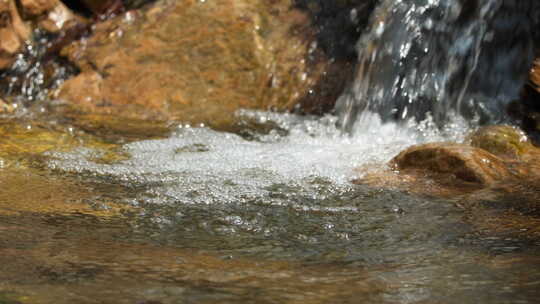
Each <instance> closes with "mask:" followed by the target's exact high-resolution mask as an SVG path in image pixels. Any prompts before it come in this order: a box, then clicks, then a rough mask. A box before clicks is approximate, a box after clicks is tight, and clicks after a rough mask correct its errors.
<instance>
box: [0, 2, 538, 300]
mask: <svg viewBox="0 0 540 304" xmlns="http://www.w3.org/2000/svg"><path fill="white" fill-rule="evenodd" d="M458 3H462V2H461V1H446V2H445V1H437V0H429V1H428V0H425V1H420V0H419V1H400V0H392V1H382V3H381V4H380V7H379V8H378V9H377V12H376V13H375V15H374V16H375V17H374V19H373V22H374V23H373V25H372V31H371V32H370V33H368V34H367V36H366V37H367V38H366V37H364V38H362V40H361V42H360V44H359V46H360V47H359V49H360V50H361V54H360V62H359V69H358V77H359V79H357V81H356V82H355V83H354V84H353V85H352V86H351V88H350V90H349V91H348V92H347V93H346V94H345V95H344V97H342V99H341V102H342V103H343V104H342V107H344V108H345V109H347V110H346V113H345V114H344V115H345V116H341V117H340V118H338V117H335V116H332V115H327V116H324V117H306V116H297V115H293V114H277V113H270V112H264V111H248V110H243V111H239V112H238V113H237V121H238V124H239V126H240V127H239V128H238V129H240V130H241V132H237V133H227V132H221V131H216V130H212V129H210V128H208V127H205V126H196V127H194V126H188V125H179V126H177V127H176V128H175V129H174V130H173V131H172V133H171V134H170V135H169V136H168V137H167V138H162V139H153V140H140V141H133V142H130V143H127V144H123V145H118V146H117V148H116V149H115V150H114V153H116V154H115V155H120V156H121V157H116V158H112V160H111V159H109V160H105V159H106V156H107V155H106V154H107V153H110V151H109V150H107V151H106V150H104V149H102V148H100V147H94V148H91V147H87V148H78V149H76V150H74V151H58V150H54V149H53V150H51V151H49V152H47V153H45V155H44V156H43V158H42V159H39V161H38V160H36V161H35V162H37V163H38V164H39V165H35V164H34V166H38V167H39V169H40V170H39V171H37V172H34V171H29V172H27V173H24V174H21V173H20V172H18V171H17V169H12V168H10V167H9V166H6V167H5V168H4V167H3V165H1V164H0V170H3V174H2V175H0V182H2V184H3V185H7V186H5V189H6V191H3V192H0V206H1V208H0V211H1V212H0V252H1V254H0V304H4V303H5V304H8V303H9V304H14V303H55V304H57V303H130V304H135V303H140V304H157V303H164V304H165V303H536V302H537V301H538V298H539V296H540V242H539V240H538V239H534V238H528V237H527V235H526V232H527V231H524V230H520V229H521V228H515V229H514V228H512V226H511V227H510V228H509V229H506V230H504V229H502V230H497V229H492V227H493V226H494V225H497V224H499V223H506V222H505V221H504V218H505V216H507V211H508V210H506V209H504V208H502V207H501V206H504V203H505V202H506V201H505V200H512V199H513V198H512V197H510V198H508V197H503V198H500V197H498V196H493V197H488V196H486V197H485V198H483V199H482V200H480V201H479V202H477V205H476V206H477V208H463V207H462V206H463V205H466V203H467V198H466V197H455V198H446V199H441V198H433V197H425V196H418V195H413V194H410V193H406V192H403V191H400V190H397V189H386V188H380V187H376V186H373V185H369V184H353V183H351V180H353V179H356V178H358V177H362V176H363V175H365V174H367V173H370V172H386V171H388V168H387V166H386V163H387V162H388V161H389V160H390V159H391V158H392V157H394V156H395V155H396V154H397V153H399V152H400V151H402V150H403V149H404V148H406V147H408V146H411V145H413V144H418V143H424V142H433V141H442V140H446V141H455V142H460V141H462V140H463V138H464V136H465V135H466V134H467V133H468V132H469V131H470V130H472V129H473V128H474V124H471V123H470V119H469V118H470V117H468V118H463V116H462V114H463V113H461V114H459V113H460V111H459V109H458V108H459V106H456V105H455V104H454V105H453V106H451V107H450V106H448V107H449V108H446V106H442V105H440V106H439V104H440V102H441V100H442V99H445V98H448V99H452V100H455V102H456V103H457V104H467V103H468V100H474V102H473V103H474V104H475V105H476V106H475V107H476V108H478V107H482V105H485V104H484V103H483V101H480V99H482V98H488V97H489V98H490V100H491V98H492V97H493V98H494V100H496V102H495V103H496V104H500V103H504V102H505V101H506V100H507V99H508V98H512V97H513V95H514V94H516V92H515V91H513V90H512V89H509V90H501V91H500V93H497V94H495V95H493V96H482V97H479V95H478V94H477V90H476V89H474V90H473V89H472V88H476V87H475V85H472V82H474V81H475V77H476V76H475V73H474V68H471V67H473V66H478V65H482V64H485V63H482V62H483V61H482V59H481V57H482V56H481V54H482V53H481V50H482V49H483V43H484V41H485V40H486V37H487V36H489V35H488V34H489V27H486V24H491V23H492V18H495V17H494V13H493V12H498V9H499V8H500V6H501V5H505V4H504V3H506V2H505V1H502V0H501V1H497V0H493V1H478V3H481V5H479V6H478V7H476V8H475V11H474V12H475V13H474V14H473V17H474V18H475V19H477V20H478V22H477V23H476V22H472V21H470V20H469V21H467V22H465V23H464V24H463V25H462V27H460V28H459V29H458V30H456V32H449V33H447V34H448V35H450V36H449V37H450V38H452V39H454V38H455V39H457V40H455V41H454V42H452V43H450V45H448V49H447V50H448V53H446V54H445V55H441V56H442V57H441V58H442V59H441V58H440V64H438V65H434V66H432V65H430V66H432V67H436V68H434V70H431V71H427V70H426V69H424V68H425V67H424V65H427V64H431V61H433V60H435V59H436V58H435V57H436V56H435V55H432V53H431V52H435V51H436V52H439V51H440V49H436V50H433V48H436V47H435V46H434V45H433V44H436V43H439V42H441V41H442V40H441V39H438V38H436V37H439V36H438V35H442V34H444V32H445V31H448V30H449V29H450V26H451V22H450V21H449V20H450V19H449V18H455V16H454V17H452V16H451V15H448V14H457V15H459V10H458V11H456V9H458V8H459V6H458ZM428 11H431V12H432V13H429V14H428V13H427V12H428ZM435 16H439V17H440V20H439V21H436V20H431V19H430V18H434V17H435ZM452 20H453V19H452ZM404 25H407V26H404ZM425 27H428V29H429V31H433V37H432V38H421V37H420V36H419V35H420V34H425V32H424V28H425ZM374 35H376V37H375V36H374ZM411 35H412V36H411ZM428 36H429V35H428ZM435 36H436V37H435ZM452 39H450V40H452ZM383 41H391V42H390V43H388V44H385V45H381V44H383ZM486 43H487V42H486ZM398 44H401V46H402V47H404V46H408V47H409V48H410V49H407V50H405V49H403V48H401V49H402V50H401V51H402V53H399V54H398V53H395V52H396V51H397V50H396V49H395V48H394V47H395V46H396V45H398ZM426 48H427V49H426ZM362 52H364V53H362ZM403 52H404V53H403ZM418 52H423V53H422V54H423V55H422V56H424V58H427V59H426V60H429V62H427V63H424V62H423V60H422V59H421V58H419V57H418V56H419V55H418ZM368 53H369V56H368V55H366V54H368ZM414 54H416V55H414ZM459 56H464V57H466V58H465V59H462V60H463V61H462V62H460V64H461V66H460V67H456V66H455V65H454V64H455V62H454V61H455V60H457V58H460V57H459ZM437 58H439V57H437ZM387 61H388V62H394V63H396V64H395V65H388V64H387V65H385V64H384V62H387ZM508 64H509V63H507V62H501V63H500V65H499V67H500V68H501V69H505V68H506V67H507V65H508ZM375 65H380V68H377V69H375ZM443 71H444V72H443ZM398 75H399V76H398ZM456 75H459V76H456ZM516 75H517V74H516ZM455 77H458V78H459V79H460V80H459V81H458V82H459V87H460V88H462V89H460V90H457V91H456V90H453V89H451V87H452V86H453V85H455V81H457V80H455V79H454V78H455ZM493 77H494V79H500V75H498V74H497V75H494V76H493ZM519 77H521V76H519ZM519 77H518V78H519ZM518 78H516V79H510V80H506V78H505V80H504V81H503V80H502V79H501V81H503V82H502V84H501V85H502V86H503V87H504V86H508V87H509V88H513V86H512V84H513V83H515V82H517V81H518V80H519V79H518ZM476 84H478V82H476ZM387 85H388V86H389V87H390V88H398V87H399V89H396V90H389V91H388V90H387V88H388V87H387ZM413 88H414V89H413ZM392 98H396V100H397V101H396V103H395V104H392V105H386V104H385V103H384V102H383V101H384V100H388V99H392ZM424 98H435V99H436V100H437V102H439V103H435V104H434V106H433V107H429V109H428V110H427V111H426V110H425V109H420V108H422V107H423V106H424V105H425V103H422V106H420V105H419V106H418V107H419V108H415V107H416V103H412V102H411V101H413V100H423V99H424ZM482 100H483V99H482ZM439 107H441V108H439ZM495 107H496V105H492V104H489V105H486V107H485V110H486V111H485V112H483V113H488V114H489V113H490V114H489V115H491V114H493V115H495V114H496V113H495V112H494V111H493V109H494V108H495ZM450 108H451V109H455V110H456V111H454V112H455V113H450V112H451V111H447V110H448V109H450ZM365 109H368V110H370V111H364V110H365ZM393 109H394V110H393ZM387 110H388V111H390V112H392V113H393V114H392V115H394V114H395V113H397V114H396V115H398V116H401V117H402V118H404V120H402V121H397V122H396V121H392V120H390V119H388V118H389V117H385V116H384V114H383V115H381V113H386V112H385V111H387ZM415 111H419V113H420V112H422V114H419V115H415V114H414V113H415ZM360 112H361V113H362V114H361V115H359V116H357V115H356V114H358V113H360ZM428 112H430V113H428ZM443 112H448V113H445V115H444V121H445V123H444V124H442V125H441V123H440V121H441V120H440V113H443ZM355 113H356V114H355ZM411 113H413V114H411ZM353 114H354V115H353ZM475 114H478V115H483V114H479V113H475ZM488 114H486V115H488ZM351 115H352V116H351ZM353 116H354V117H353ZM465 116H467V115H465ZM473 116H474V115H473ZM344 117H345V118H344ZM340 119H341V121H342V124H345V125H347V127H348V128H350V129H351V130H352V131H353V132H352V135H350V136H343V134H342V131H341V130H340V129H339V128H338V127H336V124H337V122H338V120H340ZM343 119H345V120H348V121H350V122H352V121H354V123H349V122H345V123H343ZM29 185H30V186H29ZM51 189H52V190H51ZM528 190H530V191H531V193H536V192H538V190H540V185H535V184H534V183H533V184H531V185H530V186H529V188H528ZM13 197H18V198H19V200H20V201H22V202H23V203H24V202H26V203H25V204H26V205H28V206H30V207H28V208H27V209H25V210H26V211H24V210H23V211H21V210H22V209H21V210H19V211H18V212H16V214H15V215H14V214H11V213H9V212H10V210H11V211H13V210H12V209H10V206H11V205H12V203H11V201H12V200H13ZM524 197H526V195H523V197H520V198H519V199H522V200H526V199H527V198H524ZM529 198H530V199H531V200H534V195H531V196H529ZM59 202H65V203H63V204H64V205H61V206H63V207H62V208H64V210H63V211H62V212H58V211H54V212H52V211H50V210H52V209H51V208H49V207H48V204H50V205H51V206H55V205H57V204H59ZM19 204H20V203H19ZM23 205H24V204H23ZM26 205H24V206H26ZM40 208H41V209H43V212H41V213H40V212H36V211H33V210H41V209H40ZM88 210H91V211H88ZM6 212H7V213H6ZM501 218H502V219H503V220H501ZM533 219H534V217H533ZM511 220H512V218H510V220H509V221H511ZM501 225H502V224H501ZM520 227H521V226H520Z"/></svg>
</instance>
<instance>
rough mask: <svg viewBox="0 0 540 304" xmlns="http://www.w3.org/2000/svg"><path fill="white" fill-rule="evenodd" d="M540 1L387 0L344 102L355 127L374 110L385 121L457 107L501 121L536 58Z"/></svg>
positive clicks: (440, 117) (347, 122)
mask: <svg viewBox="0 0 540 304" xmlns="http://www.w3.org/2000/svg"><path fill="white" fill-rule="evenodd" d="M534 2H535V1H507V0H473V1H462V0H449V1H446V0H444V1H440V0H385V1H382V2H381V4H380V5H379V6H378V8H377V9H376V11H375V12H374V14H373V16H372V21H371V26H370V29H369V30H368V32H367V33H366V34H365V35H364V36H363V37H362V38H361V39H360V41H359V42H358V46H357V47H358V53H359V54H358V55H359V59H358V66H357V71H356V79H355V81H354V82H353V83H352V84H351V86H350V87H349V89H348V90H347V92H345V93H344V94H343V95H342V97H341V98H340V100H339V101H338V104H337V109H338V112H339V113H340V114H341V122H340V124H341V125H342V126H343V127H344V128H345V129H346V130H347V131H350V129H351V127H352V125H353V124H354V122H355V120H356V119H357V117H358V116H360V115H362V114H363V113H365V112H366V111H370V112H374V113H378V114H379V115H380V116H381V118H382V119H383V120H385V121H386V120H389V119H391V120H402V119H408V118H411V117H414V118H415V119H417V120H418V121H421V120H424V119H425V118H426V114H427V113H431V115H432V116H433V118H434V120H435V121H436V122H437V123H438V124H439V125H444V124H445V123H446V121H447V119H448V114H449V113H458V114H460V115H463V116H464V117H466V118H468V119H473V118H476V119H479V120H481V121H482V122H484V123H485V122H500V121H501V120H503V119H504V117H505V106H506V105H507V104H508V103H509V102H510V101H512V100H515V99H517V98H518V96H519V92H520V90H521V88H522V86H523V84H524V83H525V80H526V78H527V73H528V69H529V68H530V65H531V62H532V40H531V39H532V34H531V31H532V27H533V21H532V19H531V16H530V15H531V10H532V9H533V5H534Z"/></svg>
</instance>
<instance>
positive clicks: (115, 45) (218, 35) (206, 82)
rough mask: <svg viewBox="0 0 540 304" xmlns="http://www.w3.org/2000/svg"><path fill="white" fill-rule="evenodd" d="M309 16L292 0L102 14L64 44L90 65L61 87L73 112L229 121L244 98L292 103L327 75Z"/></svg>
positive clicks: (252, 102) (239, 0)
mask: <svg viewBox="0 0 540 304" xmlns="http://www.w3.org/2000/svg"><path fill="white" fill-rule="evenodd" d="M306 20H307V17H306V16H305V15H304V14H303V13H301V12H299V11H296V10H291V8H290V2H289V1H286V0H283V1H261V0H258V1H245V0H217V1H204V2H203V1H161V2H158V3H156V4H155V5H152V6H150V7H147V8H145V9H143V10H140V11H135V12H133V11H131V12H127V13H126V14H124V15H122V16H118V17H117V18H115V19H112V20H109V21H106V22H103V23H100V24H97V25H96V27H95V29H94V34H93V35H92V37H90V38H89V39H86V40H84V41H80V42H78V43H76V44H73V45H72V46H70V47H69V48H66V49H64V53H65V54H66V56H68V57H69V58H70V60H71V61H73V62H75V63H76V64H77V66H78V67H79V68H80V69H81V71H82V72H81V73H80V75H79V76H77V77H75V78H73V79H70V80H68V81H67V82H65V83H64V85H63V86H62V87H61V88H60V90H59V91H58V92H57V93H56V94H55V95H54V97H56V98H57V99H59V100H61V101H64V102H65V103H66V104H67V105H68V111H66V113H68V114H72V115H75V116H76V114H77V113H98V114H107V115H119V116H124V117H130V118H136V119H152V120H177V121H182V122H188V123H205V124H209V125H211V126H213V127H216V128H227V126H228V125H230V123H231V122H232V121H233V118H234V116H233V113H234V112H235V111H236V110H237V109H239V108H257V109H276V110H289V109H292V108H293V107H294V106H295V105H296V104H297V101H298V99H299V98H300V97H301V96H303V95H305V94H306V92H307V90H308V89H309V85H310V84H312V83H313V82H314V79H315V78H316V77H317V76H318V75H319V72H320V68H319V67H309V66H308V64H307V61H306V60H307V59H306V58H307V57H308V55H309V48H308V43H307V42H306V41H304V40H302V39H301V38H300V37H297V36H295V35H294V34H292V32H294V28H295V27H296V26H299V24H303V23H305V22H306Z"/></svg>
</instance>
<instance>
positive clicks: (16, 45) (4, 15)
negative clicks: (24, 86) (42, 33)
mask: <svg viewBox="0 0 540 304" xmlns="http://www.w3.org/2000/svg"><path fill="white" fill-rule="evenodd" d="M29 38H30V27H29V26H28V25H27V24H25V23H24V22H23V21H22V19H21V16H20V15H19V12H18V10H17V6H16V5H15V1H14V0H7V1H0V70H2V69H5V68H7V67H9V66H11V64H12V63H13V62H14V61H15V59H16V55H17V53H18V52H20V51H21V49H22V46H23V44H24V41H26V40H28V39H29Z"/></svg>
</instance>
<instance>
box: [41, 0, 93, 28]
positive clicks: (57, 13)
mask: <svg viewBox="0 0 540 304" xmlns="http://www.w3.org/2000/svg"><path fill="white" fill-rule="evenodd" d="M83 23H85V21H84V20H83V19H82V18H81V17H79V16H77V15H75V14H74V13H73V12H72V11H71V10H70V9H69V8H67V7H66V6H65V5H64V4H63V3H62V2H60V1H57V3H56V5H55V6H53V7H51V8H50V9H49V10H47V11H46V14H44V15H43V16H41V17H40V18H39V21H38V26H39V27H40V28H42V29H44V30H46V31H47V32H50V33H56V32H59V31H60V30H66V29H67V28H70V27H72V26H75V25H76V24H83Z"/></svg>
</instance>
